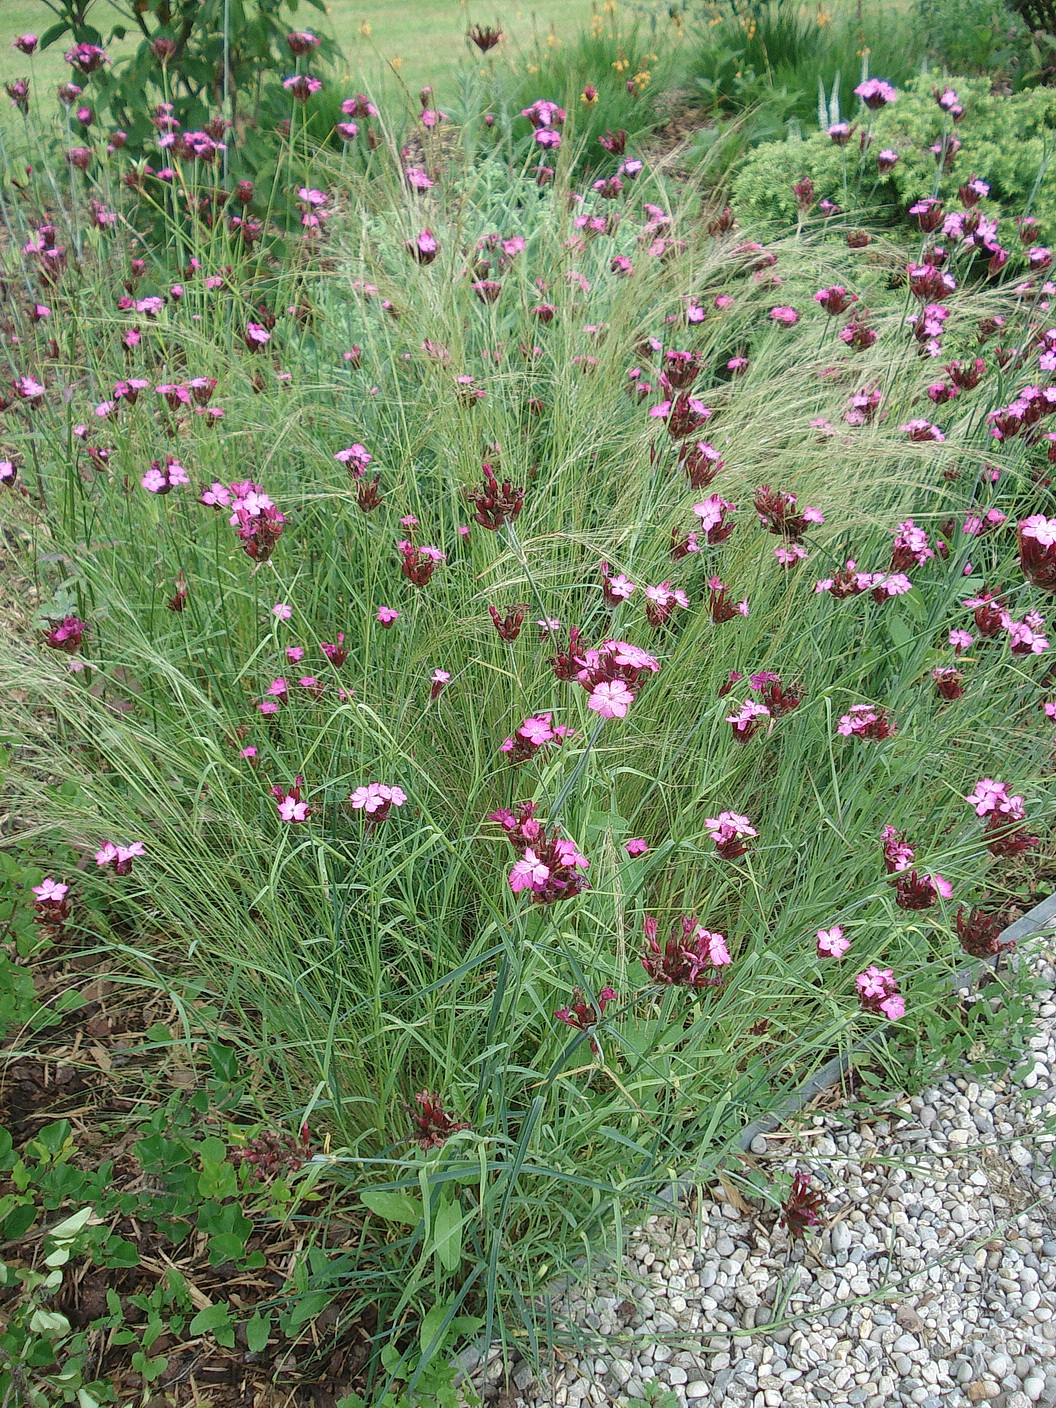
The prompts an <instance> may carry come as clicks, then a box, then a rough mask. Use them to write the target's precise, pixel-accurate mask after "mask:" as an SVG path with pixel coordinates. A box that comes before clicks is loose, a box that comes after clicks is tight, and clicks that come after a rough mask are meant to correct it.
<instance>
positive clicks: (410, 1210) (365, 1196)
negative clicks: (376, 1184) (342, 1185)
mask: <svg viewBox="0 0 1056 1408" xmlns="http://www.w3.org/2000/svg"><path fill="white" fill-rule="evenodd" d="M359 1196H360V1200H361V1201H362V1202H363V1203H364V1204H365V1205H366V1206H367V1207H368V1208H370V1210H371V1212H373V1213H377V1215H378V1216H379V1217H383V1218H384V1219H385V1221H386V1222H407V1223H410V1225H411V1226H412V1227H413V1226H414V1224H415V1223H416V1222H421V1220H422V1204H421V1200H420V1199H418V1198H412V1197H411V1195H410V1194H409V1193H394V1192H388V1191H385V1190H383V1189H368V1190H367V1191H366V1192H364V1193H360V1195H359Z"/></svg>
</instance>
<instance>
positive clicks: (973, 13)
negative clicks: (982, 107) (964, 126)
mask: <svg viewBox="0 0 1056 1408" xmlns="http://www.w3.org/2000/svg"><path fill="white" fill-rule="evenodd" d="M918 8H919V12H920V18H921V21H922V22H923V25H924V27H925V30H926V32H927V43H928V50H929V52H930V53H931V54H933V55H934V57H935V58H936V59H937V60H938V61H939V63H940V64H942V65H944V66H945V67H946V68H948V69H949V70H950V71H951V72H952V73H971V74H980V75H982V76H984V77H989V78H990V79H991V81H993V79H994V78H995V77H1002V76H1006V75H1007V76H1009V77H1014V76H1015V75H1016V74H1018V73H1019V72H1021V71H1022V69H1023V66H1024V62H1025V58H1026V50H1027V31H1026V26H1025V25H1024V24H1023V21H1022V20H1021V19H1020V18H1019V16H1018V15H1016V14H1013V12H1012V10H1011V9H1010V8H1009V7H1008V5H1006V4H1005V3H1004V0H918Z"/></svg>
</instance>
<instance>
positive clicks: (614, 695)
mask: <svg viewBox="0 0 1056 1408" xmlns="http://www.w3.org/2000/svg"><path fill="white" fill-rule="evenodd" d="M633 703H634V695H633V694H632V693H631V691H630V690H629V689H628V688H627V686H626V685H625V684H624V682H623V681H622V680H611V681H606V680H603V681H602V682H601V683H600V684H596V685H595V686H594V688H593V690H592V691H591V695H590V698H589V699H588V700H587V708H588V709H593V710H594V712H595V714H597V715H598V716H599V717H600V718H602V719H622V718H623V717H624V716H625V714H626V713H627V710H628V709H629V708H630V707H631V705H632V704H633Z"/></svg>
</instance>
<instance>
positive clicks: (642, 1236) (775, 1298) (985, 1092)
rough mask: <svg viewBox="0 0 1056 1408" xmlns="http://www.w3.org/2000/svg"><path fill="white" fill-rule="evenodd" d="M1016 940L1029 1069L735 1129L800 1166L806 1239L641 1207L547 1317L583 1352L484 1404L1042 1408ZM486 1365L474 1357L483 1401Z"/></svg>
mask: <svg viewBox="0 0 1056 1408" xmlns="http://www.w3.org/2000/svg"><path fill="white" fill-rule="evenodd" d="M1032 947H1033V948H1034V957H1033V959H1032V962H1034V963H1036V966H1037V969H1038V972H1039V974H1040V981H1041V983H1042V986H1043V991H1042V992H1041V993H1040V995H1039V1000H1038V1008H1037V1018H1036V1027H1035V1031H1034V1034H1033V1035H1032V1036H1031V1038H1030V1047H1031V1051H1032V1053H1033V1058H1034V1059H1033V1064H1032V1063H1031V1061H1030V1059H1029V1056H1028V1059H1027V1060H1026V1061H1025V1062H1024V1063H1023V1064H1021V1065H1020V1066H1018V1067H1017V1069H1016V1071H1015V1072H1014V1073H1010V1074H1009V1076H1008V1077H1007V1078H1006V1079H1004V1080H995V1081H993V1082H991V1083H990V1084H989V1085H986V1086H981V1085H979V1084H977V1083H975V1082H973V1081H970V1080H966V1079H962V1078H950V1079H947V1080H944V1081H943V1082H942V1083H941V1084H939V1085H936V1086H934V1087H931V1088H929V1089H927V1090H924V1091H923V1092H922V1093H921V1094H920V1095H919V1096H916V1097H914V1098H913V1099H911V1100H909V1099H907V1100H905V1101H904V1102H902V1104H901V1105H899V1106H898V1107H897V1109H895V1110H893V1111H890V1112H889V1116H893V1117H894V1118H891V1117H889V1118H885V1119H876V1120H872V1121H869V1122H868V1123H867V1122H864V1121H862V1120H859V1119H853V1118H848V1117H847V1116H846V1115H841V1114H839V1113H834V1114H824V1115H814V1116H813V1117H812V1122H811V1123H810V1124H806V1125H804V1126H802V1127H801V1128H800V1130H799V1131H798V1132H797V1133H796V1134H794V1135H792V1134H788V1133H783V1134H779V1135H771V1136H770V1137H769V1138H767V1139H765V1140H762V1139H757V1140H756V1141H755V1144H754V1145H753V1152H754V1153H755V1154H756V1155H757V1162H758V1164H759V1166H760V1167H761V1168H762V1169H763V1170H764V1171H765V1172H767V1173H770V1172H774V1171H776V1170H778V1169H783V1170H788V1171H791V1170H793V1169H794V1168H802V1169H807V1170H810V1171H811V1172H813V1173H815V1174H816V1175H817V1181H819V1182H820V1183H822V1184H823V1185H824V1186H825V1187H826V1188H827V1190H828V1199H827V1204H826V1209H825V1212H826V1217H827V1220H828V1224H829V1225H828V1227H827V1230H825V1231H824V1232H821V1233H819V1234H815V1235H814V1236H813V1237H812V1238H811V1239H810V1241H809V1244H808V1249H807V1250H806V1251H805V1252H804V1253H803V1254H796V1253H794V1254H793V1255H792V1256H791V1258H790V1256H789V1245H788V1239H787V1237H786V1235H785V1233H784V1232H781V1231H774V1230H773V1228H772V1223H773V1219H772V1218H771V1217H767V1218H757V1217H754V1216H746V1215H744V1214H743V1212H742V1213H739V1212H738V1211H737V1210H736V1209H735V1208H733V1207H731V1206H729V1205H727V1204H725V1203H709V1202H704V1203H702V1204H701V1206H700V1207H699V1209H698V1211H697V1217H696V1219H694V1220H693V1221H690V1220H688V1219H685V1218H666V1217H652V1218H649V1219H648V1221H647V1222H646V1224H645V1225H644V1226H643V1227H639V1228H636V1229H635V1231H634V1232H633V1233H632V1234H631V1236H630V1238H629V1240H628V1246H627V1255H626V1258H625V1260H624V1263H623V1268H622V1275H621V1278H620V1280H619V1282H618V1283H617V1282H616V1280H615V1278H614V1277H610V1279H609V1280H608V1281H607V1282H606V1281H605V1280H604V1279H603V1278H598V1279H596V1280H595V1282H594V1283H592V1284H588V1285H586V1286H583V1287H580V1288H579V1289H578V1290H577V1291H576V1292H575V1293H574V1294H573V1295H572V1297H571V1298H570V1299H569V1300H568V1301H567V1302H566V1303H565V1304H564V1305H563V1306H562V1307H561V1316H560V1318H559V1321H558V1323H559V1324H561V1325H563V1327H564V1328H565V1329H566V1330H569V1331H571V1332H572V1334H573V1335H576V1336H578V1337H580V1340H581V1342H583V1341H584V1340H586V1341H589V1342H590V1344H591V1348H590V1349H589V1350H588V1349H584V1350H578V1351H576V1350H561V1349H559V1350H556V1351H555V1369H554V1372H553V1373H552V1374H551V1375H550V1376H549V1380H548V1381H547V1382H545V1383H543V1382H537V1381H534V1380H532V1379H531V1375H530V1370H529V1366H528V1365H527V1364H521V1365H520V1366H519V1367H518V1368H517V1369H516V1370H515V1371H514V1375H513V1379H512V1382H510V1383H509V1385H508V1387H505V1389H504V1391H501V1392H499V1393H498V1395H497V1401H498V1403H499V1404H500V1405H501V1408H518V1406H519V1408H565V1406H566V1405H567V1408H580V1405H582V1408H588V1405H594V1404H617V1405H624V1404H627V1403H628V1402H630V1401H631V1400H633V1399H635V1398H638V1399H642V1398H644V1399H645V1400H646V1402H650V1403H651V1402H653V1401H654V1399H653V1396H654V1395H656V1397H657V1400H658V1401H659V1402H660V1403H671V1402H672V1401H673V1400H672V1399H671V1398H670V1397H667V1398H666V1399H665V1398H664V1397H662V1396H661V1395H662V1391H664V1390H666V1391H667V1392H668V1394H673V1395H674V1401H677V1403H678V1405H679V1408H683V1405H686V1404H688V1405H690V1408H718V1405H720V1404H723V1405H734V1408H737V1405H746V1408H747V1405H751V1408H784V1405H801V1406H802V1408H813V1405H816V1404H817V1405H822V1404H824V1405H826V1408H829V1405H836V1404H862V1405H865V1408H882V1405H886V1404H891V1403H894V1404H905V1405H920V1408H962V1405H966V1404H973V1403H984V1404H991V1405H994V1408H1030V1405H1031V1404H1035V1403H1036V1404H1041V1405H1047V1406H1048V1408H1053V1405H1056V1206H1054V1205H1053V1202H1052V1187H1053V1172H1052V1168H1053V1158H1052V1154H1053V1149H1054V1147H1056V1136H1054V1134H1053V1133H1051V1132H1046V1131H1053V1130H1056V1120H1054V1116H1056V991H1054V988H1056V970H1054V967H1053V966H1052V964H1053V963H1054V962H1056V954H1054V953H1052V952H1051V951H1048V950H1046V951H1045V952H1041V951H1040V949H1039V948H1037V947H1035V946H1034V945H1032ZM1049 947H1050V948H1051V940H1050V945H1049ZM899 1116H900V1118H898V1117H899ZM863 1298H870V1299H868V1300H864V1299H863ZM780 1321H785V1322H786V1323H784V1324H783V1325H778V1326H777V1327H775V1328H773V1329H764V1328H757V1327H764V1326H768V1325H775V1323H776V1322H780ZM789 1322H791V1323H789ZM502 1377H503V1375H502V1368H501V1364H500V1362H499V1361H498V1359H494V1360H493V1361H492V1362H491V1363H490V1364H489V1365H488V1366H487V1368H486V1369H485V1371H484V1385H483V1386H484V1393H485V1399H486V1400H487V1399H491V1401H493V1402H495V1401H496V1391H497V1390H499V1384H500V1381H501V1379H502ZM478 1382H479V1380H478ZM489 1390H490V1392H489Z"/></svg>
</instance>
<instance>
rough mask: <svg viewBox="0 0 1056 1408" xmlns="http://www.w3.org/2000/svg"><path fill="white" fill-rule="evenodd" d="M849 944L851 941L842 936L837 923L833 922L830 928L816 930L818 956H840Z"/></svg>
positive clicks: (842, 933)
mask: <svg viewBox="0 0 1056 1408" xmlns="http://www.w3.org/2000/svg"><path fill="white" fill-rule="evenodd" d="M850 946H851V941H850V939H848V938H846V937H845V936H844V932H843V930H842V928H841V927H840V926H839V924H834V925H833V926H832V928H831V929H819V930H818V957H819V958H842V957H843V955H844V954H845V953H846V952H847V950H848V949H849V948H850Z"/></svg>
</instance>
